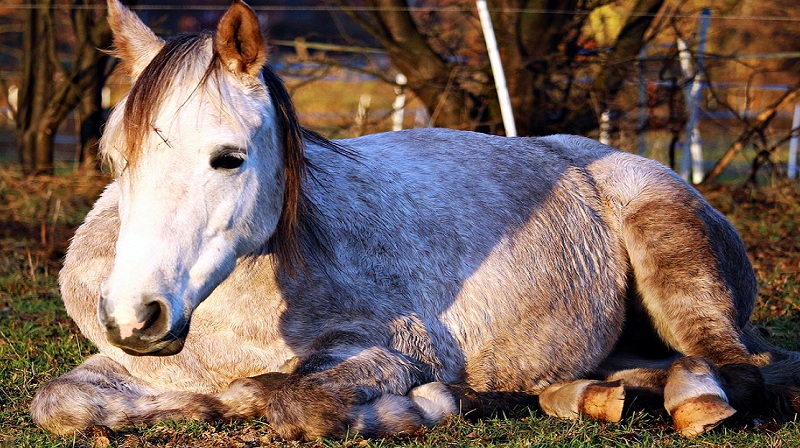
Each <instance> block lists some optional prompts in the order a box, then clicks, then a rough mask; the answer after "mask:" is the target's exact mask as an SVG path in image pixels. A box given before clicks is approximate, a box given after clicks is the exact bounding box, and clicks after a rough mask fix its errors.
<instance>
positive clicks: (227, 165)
mask: <svg viewBox="0 0 800 448" xmlns="http://www.w3.org/2000/svg"><path fill="white" fill-rule="evenodd" d="M242 163H244V155H243V154H240V153H224V154H220V155H218V156H216V157H214V158H212V159H211V168H214V169H215V170H217V169H223V170H234V169H236V168H239V167H240V166H242Z"/></svg>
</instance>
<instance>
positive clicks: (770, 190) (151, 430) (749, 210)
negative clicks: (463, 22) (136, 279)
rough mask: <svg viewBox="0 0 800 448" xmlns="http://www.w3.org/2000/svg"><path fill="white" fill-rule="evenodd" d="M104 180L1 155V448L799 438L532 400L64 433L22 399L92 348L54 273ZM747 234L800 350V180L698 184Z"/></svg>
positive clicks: (798, 440) (772, 311)
mask: <svg viewBox="0 0 800 448" xmlns="http://www.w3.org/2000/svg"><path fill="white" fill-rule="evenodd" d="M106 181H107V180H106V179H104V178H102V177H88V178H87V177H85V176H80V175H77V174H67V175H63V176H59V177H51V178H42V179H25V178H23V177H22V176H21V175H20V174H19V173H18V171H16V170H15V169H14V168H10V167H7V166H2V165H0V446H23V447H61V446H78V447H84V446H86V447H92V446H100V447H103V446H114V447H160V446H170V447H212V446H226V447H227V446H230V447H257V446H267V447H278V446H290V447H292V446H309V447H359V448H360V447H396V446H411V447H442V446H448V447H462V446H464V447H466V446H508V447H550V446H559V447H560V446H568V447H606V446H608V447H628V446H631V447H633V446H645V447H662V446H664V447H709V446H711V447H738V446H763V447H777V446H800V423H798V422H790V423H787V424H783V425H777V424H774V423H770V422H766V423H762V424H759V425H756V426H749V427H742V426H734V427H725V428H719V429H717V430H715V431H712V432H711V433H709V434H705V435H703V436H701V437H699V438H697V439H693V440H687V439H684V438H682V437H680V436H679V435H677V434H676V433H675V432H674V431H673V430H672V428H671V424H670V422H669V420H668V419H667V418H664V417H663V416H658V415H649V414H643V413H637V414H634V415H633V416H631V417H629V418H626V419H625V420H623V421H622V422H621V423H618V424H612V423H601V422H594V421H588V420H581V421H563V420H558V419H553V418H549V417H545V416H543V415H541V414H539V413H537V412H534V411H532V410H529V409H521V410H519V411H518V412H517V413H515V414H513V415H504V416H498V417H495V418H491V419H483V420H480V421H466V420H464V419H462V418H453V419H450V420H449V421H447V422H445V423H444V424H442V425H439V426H437V427H436V428H433V429H428V430H421V431H420V432H418V433H417V434H414V435H412V436H407V437H401V438H394V439H375V440H363V439H361V438H358V437H351V438H348V439H346V440H343V441H333V440H319V441H315V442H311V443H307V444H300V443H296V442H284V441H281V440H280V439H279V438H278V437H277V435H276V434H275V432H274V431H273V430H272V429H271V428H270V427H269V425H268V424H267V423H266V422H265V421H262V420H253V421H237V422H229V423H215V424H205V423H198V422H166V423H161V424H158V425H154V426H148V427H136V428H130V429H127V430H124V431H120V432H116V433H111V432H108V431H103V430H99V429H98V430H96V431H93V432H90V433H87V434H75V435H72V436H68V437H59V436H55V435H52V434H49V433H47V432H45V431H43V430H41V429H39V428H38V427H36V425H34V424H33V422H32V421H31V418H30V416H29V414H28V406H29V404H30V401H31V398H32V397H33V394H34V393H35V391H36V389H37V388H38V387H39V385H41V384H42V382H44V381H46V380H47V379H50V378H53V377H55V376H57V375H60V374H63V373H65V372H67V371H69V370H70V369H72V368H74V367H75V366H76V365H78V364H79V363H80V362H81V361H82V360H83V359H84V358H85V357H86V356H88V355H89V354H91V353H93V352H94V348H93V347H92V346H91V344H89V343H88V342H87V341H86V339H84V338H83V336H81V334H80V332H79V331H78V329H77V327H76V326H75V325H74V324H73V323H72V321H71V320H70V319H69V317H68V316H67V314H66V312H65V311H64V309H63V306H62V304H61V301H60V298H59V292H58V284H57V280H56V275H57V272H58V269H59V265H60V259H61V257H62V256H63V252H64V250H65V248H66V243H67V241H68V238H69V235H71V233H72V231H73V229H74V228H75V227H76V226H77V225H78V224H79V223H80V221H81V220H82V218H83V216H84V215H85V213H86V212H87V211H88V210H89V208H90V207H91V204H92V202H93V201H94V199H95V198H96V196H97V195H98V194H99V192H100V191H101V189H102V186H103V184H104V183H105V182H106ZM704 193H705V194H706V196H707V197H708V198H709V200H711V201H712V203H714V204H715V206H716V207H718V208H719V209H720V210H721V211H723V212H724V213H725V214H726V215H727V216H729V218H730V219H731V220H732V222H733V223H734V224H735V225H736V227H737V228H738V229H739V230H740V231H741V232H742V234H743V236H744V238H745V240H746V242H747V245H748V251H749V253H750V255H751V257H752V260H753V263H754V266H755V268H756V270H757V272H758V275H759V279H760V281H761V285H762V286H761V291H760V294H759V303H758V307H757V310H756V313H755V318H756V319H757V321H758V323H759V324H760V325H762V326H764V327H765V328H767V329H768V330H769V331H770V332H771V333H772V336H773V341H775V342H777V343H779V344H780V345H782V346H785V347H789V348H794V349H800V329H799V328H798V327H800V326H798V319H800V313H798V310H800V282H799V281H798V277H800V275H798V274H800V238H798V236H797V233H798V226H800V184H798V183H794V184H789V183H781V184H776V185H772V186H768V187H762V188H758V189H747V188H742V187H731V186H725V187H717V188H715V189H712V190H708V191H704Z"/></svg>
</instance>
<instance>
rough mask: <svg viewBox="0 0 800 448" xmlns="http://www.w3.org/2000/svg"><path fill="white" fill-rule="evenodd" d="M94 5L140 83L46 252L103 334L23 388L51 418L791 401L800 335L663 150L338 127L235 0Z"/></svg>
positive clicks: (87, 328) (110, 421)
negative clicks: (104, 13) (102, 163)
mask: <svg viewBox="0 0 800 448" xmlns="http://www.w3.org/2000/svg"><path fill="white" fill-rule="evenodd" d="M108 11H109V23H110V26H111V29H112V31H113V35H114V46H115V50H114V54H115V55H116V56H117V57H118V58H120V60H121V67H122V69H123V70H125V71H126V72H127V74H128V75H130V77H131V79H132V80H133V84H132V88H131V90H130V92H129V93H128V95H127V96H126V97H125V98H124V99H123V100H122V101H121V102H120V103H119V104H118V105H117V106H116V107H115V109H114V110H113V112H112V113H111V115H110V117H109V119H108V123H107V126H106V129H105V132H104V135H103V138H102V142H101V147H102V154H103V157H104V158H105V160H106V161H107V163H108V164H109V165H110V166H111V168H112V170H113V173H114V175H115V179H114V180H113V181H112V183H110V184H109V185H108V186H107V188H106V189H105V191H104V192H103V194H102V195H101V196H100V198H99V199H98V200H97V202H96V203H95V205H94V207H93V209H92V210H91V211H90V212H89V214H88V215H87V217H86V219H85V222H84V223H83V224H82V225H81V226H80V228H79V229H78V230H77V231H76V233H75V236H74V238H73V240H72V242H71V244H70V247H69V250H68V253H67V255H66V259H65V262H64V266H63V269H62V270H61V272H60V275H59V282H60V288H61V293H62V296H63V301H64V305H65V308H66V310H67V312H68V313H69V314H70V316H71V317H72V318H73V319H74V321H75V322H76V324H77V325H78V327H79V328H80V330H81V332H82V333H83V334H84V335H85V336H86V337H87V338H88V339H89V340H90V341H91V342H92V343H93V344H94V345H95V346H96V347H97V349H98V353H97V354H95V355H93V356H91V357H89V358H88V359H87V360H85V361H84V362H83V363H82V364H81V365H80V366H78V367H76V368H75V369H74V370H72V371H70V372H68V373H66V374H64V375H62V376H60V377H58V378H55V379H51V380H49V381H48V382H46V383H45V384H43V385H42V386H41V387H40V388H39V390H38V391H37V394H36V396H35V397H34V399H33V402H32V404H31V412H32V416H33V418H34V420H35V421H36V422H37V423H38V424H39V425H41V426H42V427H44V428H46V429H47V430H50V431H52V432H55V433H59V434H68V433H72V432H74V431H82V430H85V429H87V428H90V427H92V426H106V427H109V428H111V429H115V430H116V429H120V428H124V427H126V426H129V425H134V424H149V423H153V422H156V421H159V420H164V419H198V420H203V421H215V420H221V419H236V418H254V417H263V418H265V419H266V420H267V421H268V422H269V423H270V425H271V426H272V427H274V428H275V429H276V431H277V432H278V433H279V434H280V435H281V436H282V437H284V438H286V439H303V440H311V439H315V438H318V437H344V436H346V435H347V434H354V433H359V434H362V435H364V436H365V437H382V436H391V435H395V434H403V433H413V432H414V431H417V430H418V429H419V428H420V427H423V426H432V425H436V424H437V423H439V422H441V421H442V420H443V419H446V418H448V416H450V415H453V414H459V413H461V414H466V415H477V416H480V415H485V414H486V413H490V412H495V411H497V410H498V409H506V408H508V407H509V406H511V405H518V404H520V403H526V404H530V405H532V406H538V408H540V409H541V410H542V411H543V412H545V413H546V414H548V415H552V416H555V417H559V418H569V419H573V418H580V417H587V418H596V419H602V420H607V421H618V420H620V419H621V418H622V416H623V414H625V413H626V412H627V410H629V409H632V408H633V407H634V405H635V404H636V403H644V402H647V403H655V404H654V409H656V410H657V409H658V408H662V407H663V409H665V410H666V412H667V413H668V414H669V415H670V416H671V418H672V419H673V421H674V424H675V427H676V430H677V431H679V432H680V433H681V434H683V435H685V436H687V437H694V436H697V435H699V434H702V433H704V432H705V431H708V430H710V429H711V428H713V427H715V426H716V425H718V424H719V423H721V422H724V421H726V420H729V419H730V418H731V416H733V415H734V413H738V415H743V414H744V415H765V416H770V417H776V418H778V416H787V415H794V412H796V409H797V408H798V400H797V399H796V398H797V393H796V391H795V389H793V388H794V387H795V386H797V385H798V384H799V383H800V382H799V381H798V378H800V376H799V375H798V365H800V364H798V361H800V358H799V357H798V354H797V353H795V352H790V351H787V350H783V349H780V348H777V347H773V346H771V345H769V344H768V343H767V342H766V341H765V340H764V339H763V338H762V337H761V335H760V334H759V332H758V330H757V329H756V328H755V327H753V326H752V324H750V323H748V321H749V318H750V315H751V313H752V311H753V307H754V303H755V298H756V290H757V284H756V279H755V274H754V272H753V268H752V266H751V264H750V262H749V261H748V258H747V254H746V251H745V248H744V245H743V242H742V240H741V238H740V236H739V235H738V234H737V232H736V230H735V229H734V228H733V226H732V225H731V224H730V222H728V221H727V220H726V219H725V218H724V217H723V216H722V215H721V214H720V213H719V212H717V211H716V210H714V209H713V208H712V207H711V206H710V205H709V204H708V202H706V201H705V199H704V198H703V197H702V196H701V195H700V193H698V192H697V191H696V190H695V189H694V188H693V187H691V186H690V185H688V184H687V183H686V182H684V181H683V180H681V179H680V177H678V176H676V175H675V174H674V173H673V172H672V171H671V170H669V169H668V168H666V167H664V166H662V165H660V164H659V163H657V162H655V161H651V160H648V159H645V158H643V157H639V156H636V155H632V154H628V153H625V152H621V151H618V150H616V149H613V148H610V147H608V146H605V145H602V144H600V143H598V142H596V141H593V140H590V139H587V138H583V137H577V136H567V135H556V136H548V137H525V138H522V137H520V138H506V137H500V136H490V135H484V134H479V133H474V132H468V131H458V130H445V129H420V130H407V131H399V132H391V133H382V134H375V135H368V136H364V137H359V138H353V139H345V140H341V141H331V140H327V139H325V138H323V137H321V136H320V135H318V134H315V133H313V132H311V131H308V130H306V129H304V128H303V127H301V126H300V125H299V123H298V120H297V117H296V113H295V110H294V107H293V105H292V103H291V98H290V96H289V94H288V93H287V90H286V89H285V87H284V86H283V84H282V83H281V80H280V78H279V77H278V76H277V75H276V74H275V72H274V71H273V70H272V69H271V68H270V66H269V64H268V63H267V59H268V55H267V46H266V41H265V39H264V37H263V36H262V32H261V29H260V27H259V23H258V19H257V17H256V15H255V14H254V12H253V11H252V10H251V9H250V8H249V7H248V6H247V5H245V4H244V3H243V2H241V1H240V0H235V1H234V2H233V4H232V5H231V6H230V8H229V9H228V10H227V12H226V13H225V14H224V15H223V17H222V19H221V20H220V22H219V23H218V25H217V28H216V30H215V31H213V32H202V33H197V34H187V35H179V36H175V37H173V38H170V39H168V40H162V39H161V38H159V37H157V36H156V35H155V34H154V33H153V32H152V30H150V29H149V28H148V27H147V26H145V25H144V24H143V23H142V22H141V21H140V19H139V18H138V17H137V16H136V15H135V14H134V13H133V12H131V11H130V10H129V9H127V8H126V7H124V6H123V5H122V4H120V3H119V1H118V0H109V1H108ZM637 400H638V401H637Z"/></svg>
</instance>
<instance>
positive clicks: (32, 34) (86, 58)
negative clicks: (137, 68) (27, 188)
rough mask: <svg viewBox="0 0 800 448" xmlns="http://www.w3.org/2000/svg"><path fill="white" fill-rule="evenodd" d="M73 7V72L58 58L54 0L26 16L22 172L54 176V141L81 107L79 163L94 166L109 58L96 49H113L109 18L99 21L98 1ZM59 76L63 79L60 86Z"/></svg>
mask: <svg viewBox="0 0 800 448" xmlns="http://www.w3.org/2000/svg"><path fill="white" fill-rule="evenodd" d="M77 3H78V4H77V5H73V6H75V7H73V8H72V11H73V15H72V19H73V23H72V25H73V31H74V32H75V45H74V51H75V53H74V56H73V59H72V63H71V66H70V69H69V70H67V69H66V68H65V67H63V66H62V65H61V63H60V62H59V61H58V59H57V55H56V37H57V36H56V34H57V32H56V30H55V24H54V17H53V2H52V0H39V2H38V3H37V4H36V7H33V8H31V9H28V10H26V12H25V27H24V29H25V31H24V33H23V58H22V80H21V83H20V84H21V86H20V90H19V103H18V104H19V108H18V113H17V117H16V118H17V123H16V136H17V145H18V149H19V158H20V162H21V164H22V170H23V172H24V173H25V174H27V175H39V174H52V173H53V170H54V165H53V160H54V154H53V152H54V147H55V145H54V138H55V135H56V132H57V131H58V128H59V126H60V125H61V123H63V121H64V120H65V119H66V118H67V116H68V115H69V113H70V112H71V111H72V110H73V109H75V107H78V106H79V105H80V107H81V113H80V114H79V118H80V123H79V125H80V126H81V139H80V142H81V145H82V148H81V162H82V163H83V164H84V166H96V165H97V163H96V160H97V157H96V153H97V149H96V146H97V141H98V139H99V136H100V127H101V126H102V122H103V121H102V111H101V110H100V89H101V88H102V86H103V84H104V82H105V77H106V73H105V66H106V64H107V61H108V58H109V57H108V56H107V55H105V54H103V53H101V52H100V51H99V50H98V48H107V47H109V46H110V44H111V32H110V30H109V29H108V24H107V23H106V20H105V18H96V12H95V8H93V7H92V6H94V5H95V4H97V3H98V0H78V2H77ZM57 70H58V71H59V72H60V74H61V75H62V78H63V79H62V80H60V81H56V78H55V74H56V71H57Z"/></svg>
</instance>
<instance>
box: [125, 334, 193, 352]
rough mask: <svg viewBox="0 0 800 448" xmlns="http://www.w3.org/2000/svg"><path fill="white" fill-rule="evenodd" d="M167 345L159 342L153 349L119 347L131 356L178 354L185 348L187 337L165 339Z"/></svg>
mask: <svg viewBox="0 0 800 448" xmlns="http://www.w3.org/2000/svg"><path fill="white" fill-rule="evenodd" d="M165 342H166V345H161V344H157V345H156V346H155V347H153V348H152V349H144V350H137V349H132V348H129V347H119V348H120V349H122V351H123V352H125V354H127V355H131V356H172V355H177V354H178V353H180V352H181V350H183V346H184V344H185V343H186V338H178V339H173V340H171V341H165Z"/></svg>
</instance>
